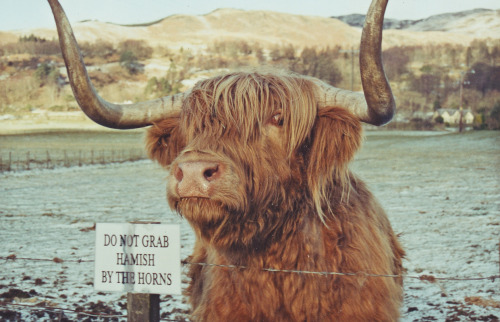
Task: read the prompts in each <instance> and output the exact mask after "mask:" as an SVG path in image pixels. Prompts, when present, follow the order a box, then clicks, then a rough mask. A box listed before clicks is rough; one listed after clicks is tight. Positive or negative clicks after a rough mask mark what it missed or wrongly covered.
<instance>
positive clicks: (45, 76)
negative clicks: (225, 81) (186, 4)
mask: <svg viewBox="0 0 500 322" xmlns="http://www.w3.org/2000/svg"><path fill="white" fill-rule="evenodd" d="M80 48H81V51H82V54H83V56H84V59H85V62H86V63H87V64H89V65H100V64H106V63H112V62H115V63H119V65H120V66H121V68H122V69H123V71H124V72H125V74H121V75H119V76H120V77H110V78H109V77H108V78H107V79H106V76H104V75H102V73H101V74H99V73H98V72H94V73H93V74H92V73H91V78H95V79H93V80H94V81H96V82H97V83H98V85H99V82H101V83H102V84H101V85H106V84H109V83H113V82H117V81H118V80H119V79H120V78H121V77H132V78H133V77H140V75H142V74H143V73H144V61H146V60H147V59H150V58H152V57H153V56H154V57H160V58H162V59H168V60H169V61H170V69H169V70H168V71H167V72H166V73H165V75H164V76H163V77H152V78H150V79H148V80H147V81H146V86H145V89H144V93H143V95H144V96H146V97H154V96H159V95H170V94H175V93H176V92H178V91H181V90H183V86H182V80H184V79H188V78H190V77H191V76H192V75H193V74H194V73H196V72H198V71H200V70H214V69H231V68H239V67H242V66H261V65H269V66H277V67H279V68H285V69H288V70H291V71H293V72H296V73H299V74H304V75H308V76H313V77H317V78H320V79H322V80H324V81H326V82H328V83H329V84H331V85H333V86H338V87H343V88H351V89H353V90H357V91H360V90H362V88H361V82H360V79H359V72H358V70H359V66H358V61H357V53H356V51H355V49H351V48H350V49H343V48H340V47H324V48H318V47H305V48H298V47H296V46H293V45H291V44H280V45H270V46H267V47H264V46H263V45H261V44H257V43H249V42H246V41H242V40H234V41H218V42H214V43H212V44H208V45H207V46H206V48H204V49H202V50H198V51H197V52H193V50H189V49H185V48H180V49H177V50H174V49H169V48H164V47H151V46H149V45H148V43H146V42H145V41H144V40H125V41H122V42H120V43H118V44H112V43H110V42H106V41H103V40H98V41H96V42H92V43H89V42H83V43H81V44H80ZM20 53H25V54H30V55H33V56H40V57H44V56H56V57H59V55H60V50H59V45H58V43H57V41H56V40H46V39H43V38H39V37H37V36H34V35H30V36H24V37H21V38H19V41H18V42H17V43H12V44H7V45H6V46H2V48H1V49H0V56H7V55H10V54H20ZM353 53H356V54H355V55H356V57H355V59H353V57H352V56H351V55H352V54H353ZM499 60H500V40H491V39H490V40H475V41H473V42H472V43H471V44H470V45H468V46H465V45H450V44H441V45H426V46H407V47H392V48H389V49H386V50H384V52H383V61H384V66H385V70H386V74H387V76H388V79H389V80H390V82H391V84H393V89H394V91H395V94H396V96H397V97H398V103H399V106H400V108H402V109H403V110H407V111H410V112H419V111H420V112H425V111H432V110H436V109H439V108H442V107H448V108H459V107H461V106H463V107H464V108H466V109H471V110H472V111H473V112H475V113H478V114H481V115H483V121H486V120H487V119H491V118H495V115H497V114H498V112H495V111H496V110H495V108H496V106H498V105H499V104H500V103H498V102H499V101H500V66H499ZM5 64H6V63H5V62H4V61H2V62H0V70H2V69H5V68H6V66H5ZM7 64H8V63H7ZM31 65H33V64H31ZM31 67H33V66H31ZM353 71H354V73H353ZM127 75H128V76H127ZM34 77H35V78H36V79H37V80H38V82H39V84H40V85H41V86H43V85H44V84H58V81H60V79H59V77H60V75H59V73H58V69H57V68H56V66H55V64H54V62H52V61H43V62H41V63H38V64H37V66H36V68H35V72H34ZM54 86H55V85H54ZM496 123H500V120H496ZM490 124H495V122H489V123H488V126H490ZM490 127H495V126H494V125H492V126H490ZM497 127H498V126H497Z"/></svg>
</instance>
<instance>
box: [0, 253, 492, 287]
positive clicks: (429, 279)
mask: <svg viewBox="0 0 500 322" xmlns="http://www.w3.org/2000/svg"><path fill="white" fill-rule="evenodd" d="M0 260H6V261H9V260H12V261H15V260H27V261H44V262H54V263H92V262H94V261H95V260H93V259H73V260H71V259H70V260H63V259H60V258H58V257H54V258H52V259H49V258H29V257H17V256H16V255H9V256H0ZM181 264H182V265H184V266H186V265H199V266H206V267H219V268H229V269H237V270H245V269H252V268H251V267H248V266H242V265H223V264H213V263H200V262H189V261H186V260H183V261H181ZM260 270H261V271H264V272H272V273H290V274H309V275H321V276H329V275H337V276H359V277H380V278H407V279H416V280H420V281H427V282H431V283H433V282H436V281H480V280H491V281H492V282H494V281H495V280H496V279H497V278H500V274H499V275H490V276H485V277H483V276H476V277H467V276H463V277H459V276H451V277H436V276H434V275H429V274H422V275H409V274H373V273H367V272H318V271H303V270H292V269H276V268H265V267H264V268H260Z"/></svg>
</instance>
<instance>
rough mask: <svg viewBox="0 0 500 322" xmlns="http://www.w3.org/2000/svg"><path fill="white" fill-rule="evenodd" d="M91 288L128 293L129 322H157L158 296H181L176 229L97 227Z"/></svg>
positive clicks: (140, 225)
mask: <svg viewBox="0 0 500 322" xmlns="http://www.w3.org/2000/svg"><path fill="white" fill-rule="evenodd" d="M94 288H95V289H96V290H98V291H113V292H128V294H127V310H128V320H129V321H158V320H159V318H160V310H159V303H160V299H159V294H180V293H181V269H180V230H179V226H178V225H163V224H151V223H132V224H128V223H127V224H121V223H116V224H97V225H96V257H95V272H94Z"/></svg>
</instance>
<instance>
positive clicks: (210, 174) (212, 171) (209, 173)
mask: <svg viewBox="0 0 500 322" xmlns="http://www.w3.org/2000/svg"><path fill="white" fill-rule="evenodd" d="M217 172H219V166H218V165H217V166H214V167H211V168H208V169H206V170H205V171H204V172H203V176H204V177H205V179H206V180H207V181H212V180H214V179H215V178H216V177H217Z"/></svg>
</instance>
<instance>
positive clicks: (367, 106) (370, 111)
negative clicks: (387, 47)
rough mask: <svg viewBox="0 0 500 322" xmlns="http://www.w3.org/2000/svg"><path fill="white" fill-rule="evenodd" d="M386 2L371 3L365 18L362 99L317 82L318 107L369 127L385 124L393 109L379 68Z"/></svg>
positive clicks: (361, 54)
mask: <svg viewBox="0 0 500 322" xmlns="http://www.w3.org/2000/svg"><path fill="white" fill-rule="evenodd" d="M387 2H388V0H373V1H372V3H371V5H370V8H369V9H368V13H367V14H366V19H365V25H364V27H363V34H362V36H361V48H360V57H359V65H360V70H361V83H362V84H363V90H364V95H363V94H361V93H355V92H351V91H347V90H342V89H338V88H335V87H332V86H329V85H327V84H325V83H323V82H318V87H319V88H320V90H319V92H320V94H319V95H318V96H319V97H318V98H319V102H320V105H323V106H342V107H345V108H347V109H349V110H350V111H351V112H353V113H354V114H355V115H357V116H358V117H359V119H360V120H361V121H363V122H365V123H368V124H373V125H383V124H385V123H387V122H389V121H390V120H391V119H392V116H393V115H394V111H395V109H396V103H395V101H394V96H393V95H392V90H391V87H390V85H389V82H388V81H387V78H386V77H385V72H384V68H383V66H382V49H381V48H382V29H383V21H384V13H385V8H386V6H387ZM320 107H321V106H320Z"/></svg>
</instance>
